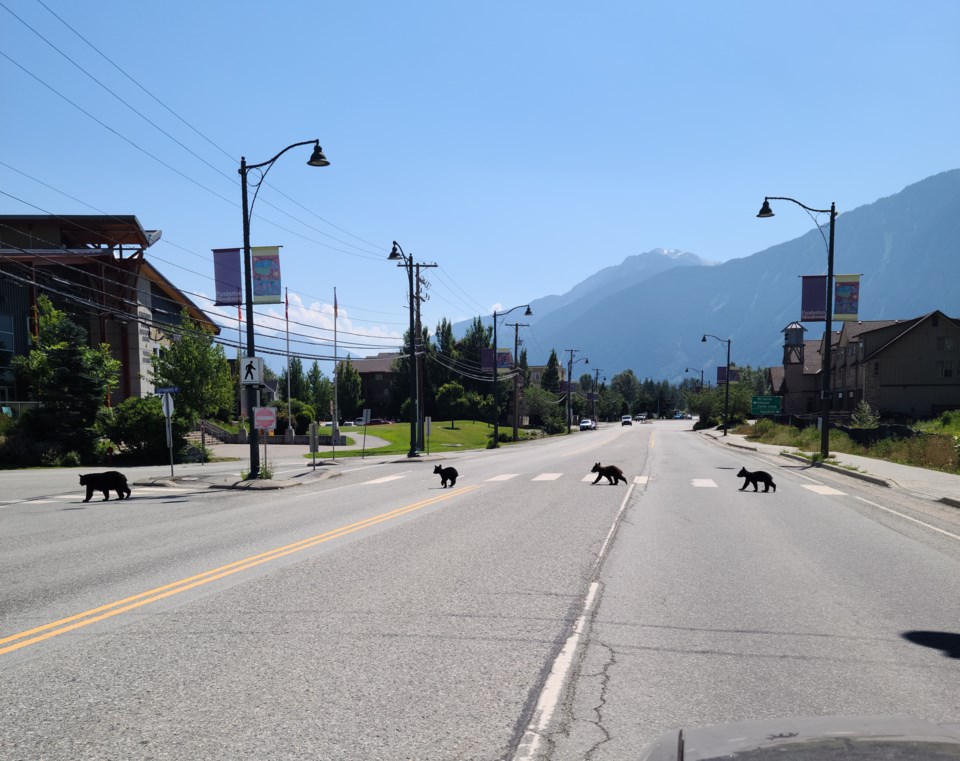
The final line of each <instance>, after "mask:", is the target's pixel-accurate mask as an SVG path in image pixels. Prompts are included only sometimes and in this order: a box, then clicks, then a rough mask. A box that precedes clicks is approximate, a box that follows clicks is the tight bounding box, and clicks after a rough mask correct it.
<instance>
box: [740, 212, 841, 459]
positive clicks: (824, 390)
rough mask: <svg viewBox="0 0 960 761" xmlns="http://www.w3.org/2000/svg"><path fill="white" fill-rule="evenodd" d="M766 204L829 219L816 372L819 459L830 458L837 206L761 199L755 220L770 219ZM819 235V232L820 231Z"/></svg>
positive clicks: (770, 213)
mask: <svg viewBox="0 0 960 761" xmlns="http://www.w3.org/2000/svg"><path fill="white" fill-rule="evenodd" d="M770 201H791V202H793V203H795V204H796V205H797V206H799V207H801V208H802V209H805V210H806V211H808V212H810V213H811V214H829V215H830V242H829V243H828V244H827V304H826V314H825V315H824V316H825V317H826V321H825V322H826V325H825V327H826V340H825V341H824V346H823V367H822V368H821V370H820V376H821V385H820V403H821V412H820V457H822V458H823V459H826V458H827V457H828V456H829V454H830V408H831V406H832V403H833V399H832V398H831V394H832V393H833V391H832V380H831V373H832V369H831V364H830V360H831V346H830V344H831V342H832V341H833V240H834V228H835V224H834V223H835V222H836V219H837V204H836V203H834V202H831V203H830V208H829V209H812V208H810V207H809V206H807V205H806V204H802V203H800V202H799V201H798V200H797V199H796V198H788V197H787V196H766V197H765V198H764V199H763V206H761V207H760V211H759V212H758V213H757V216H758V217H760V218H761V219H766V218H767V217H772V216H774V214H773V209H771V208H770ZM820 234H821V235H823V230H821V231H820Z"/></svg>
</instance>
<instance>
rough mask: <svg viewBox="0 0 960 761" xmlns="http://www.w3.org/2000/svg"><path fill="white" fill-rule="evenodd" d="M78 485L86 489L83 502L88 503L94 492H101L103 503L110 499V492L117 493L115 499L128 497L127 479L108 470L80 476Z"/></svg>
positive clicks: (121, 474)
mask: <svg viewBox="0 0 960 761" xmlns="http://www.w3.org/2000/svg"><path fill="white" fill-rule="evenodd" d="M80 485H81V486H86V487H87V498H86V499H85V500H83V501H84V502H89V501H90V498H91V497H92V496H93V493H94V492H95V491H102V492H103V501H104V502H106V501H107V500H108V499H110V492H112V491H115V492H116V493H117V499H123V498H124V495H126V496H127V497H129V496H130V487H129V486H127V477H126V476H125V475H123V473H120V472H119V471H116V470H108V471H107V472H106V473H86V474H81V475H80Z"/></svg>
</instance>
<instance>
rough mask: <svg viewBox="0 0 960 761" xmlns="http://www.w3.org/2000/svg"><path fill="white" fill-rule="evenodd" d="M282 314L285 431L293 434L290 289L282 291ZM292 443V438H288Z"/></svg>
mask: <svg viewBox="0 0 960 761" xmlns="http://www.w3.org/2000/svg"><path fill="white" fill-rule="evenodd" d="M283 302H284V309H283V314H284V317H285V318H286V321H287V430H289V431H291V433H294V432H293V430H292V429H293V402H292V401H291V400H290V289H289V288H286V287H285V288H284V289H283ZM290 443H291V444H292V443H293V436H292V435H291V437H290Z"/></svg>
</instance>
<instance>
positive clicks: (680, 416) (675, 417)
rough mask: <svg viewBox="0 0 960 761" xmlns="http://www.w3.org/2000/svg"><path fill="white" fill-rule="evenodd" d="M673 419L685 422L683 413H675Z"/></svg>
mask: <svg viewBox="0 0 960 761" xmlns="http://www.w3.org/2000/svg"><path fill="white" fill-rule="evenodd" d="M673 419H674V420H683V413H682V412H675V413H674V414H673Z"/></svg>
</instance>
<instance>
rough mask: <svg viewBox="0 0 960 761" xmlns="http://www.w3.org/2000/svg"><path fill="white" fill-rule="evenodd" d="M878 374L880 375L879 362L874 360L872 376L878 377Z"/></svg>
mask: <svg viewBox="0 0 960 761" xmlns="http://www.w3.org/2000/svg"><path fill="white" fill-rule="evenodd" d="M879 376H880V363H879V362H874V363H873V377H874V378H877V377H879Z"/></svg>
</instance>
